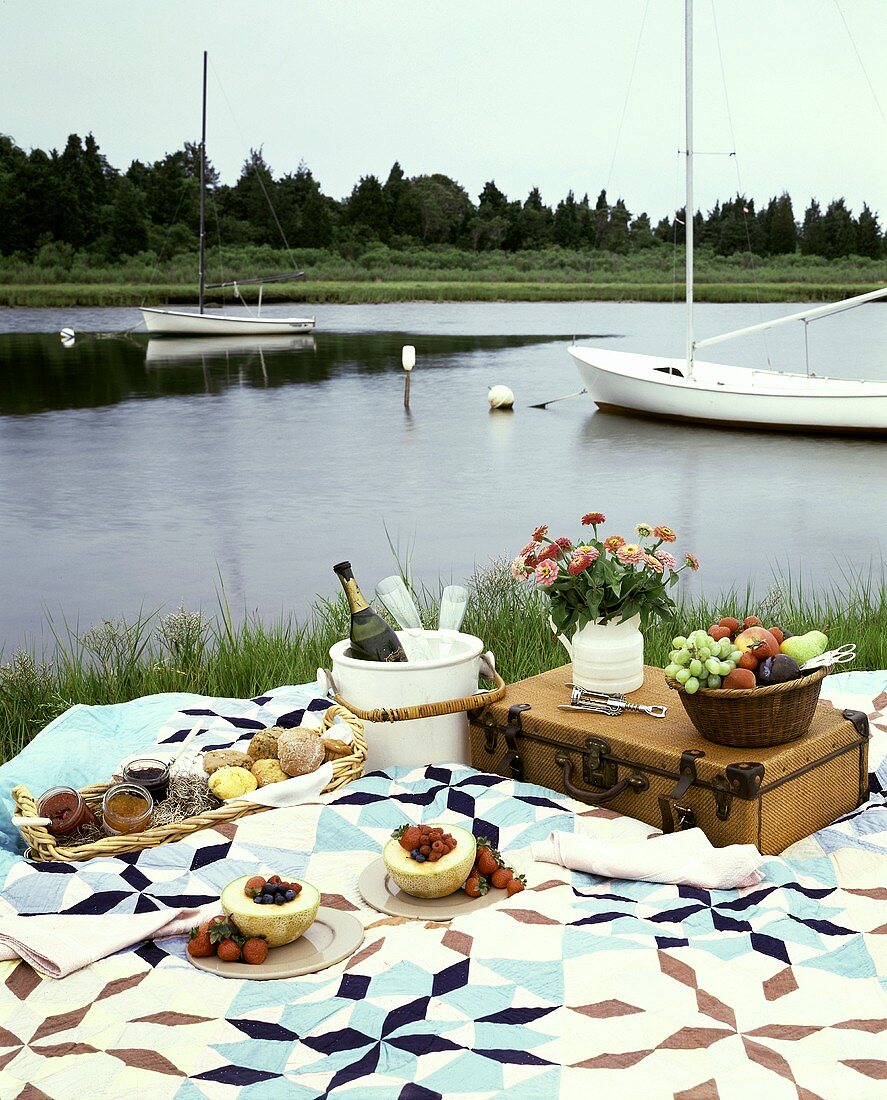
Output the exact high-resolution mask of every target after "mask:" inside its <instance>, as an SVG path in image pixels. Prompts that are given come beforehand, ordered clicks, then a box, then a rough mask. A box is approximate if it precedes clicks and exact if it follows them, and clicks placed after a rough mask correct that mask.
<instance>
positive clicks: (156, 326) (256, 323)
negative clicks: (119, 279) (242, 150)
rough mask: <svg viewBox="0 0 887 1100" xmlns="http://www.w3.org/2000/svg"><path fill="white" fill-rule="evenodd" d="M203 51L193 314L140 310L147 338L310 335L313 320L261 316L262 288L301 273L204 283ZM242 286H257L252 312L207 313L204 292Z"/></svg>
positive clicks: (204, 56)
mask: <svg viewBox="0 0 887 1100" xmlns="http://www.w3.org/2000/svg"><path fill="white" fill-rule="evenodd" d="M206 62H207V55H206V51H204V53H203V111H202V123H201V134H200V241H199V259H198V290H197V312H196V313H195V312H194V311H193V310H186V309H165V308H159V307H149V306H142V307H141V314H142V318H143V320H144V322H145V327H146V328H147V330H148V334H149V335H150V336H270V335H274V334H276V335H281V334H285V333H297V332H311V331H312V330H313V329H314V323H315V319H314V318H313V317H268V316H267V315H266V316H264V317H263V316H262V287H263V286H264V285H265V284H266V283H280V282H291V281H292V280H294V279H300V278H303V277H304V274H305V273H304V272H303V271H293V272H288V273H286V274H283V275H267V276H264V277H262V278H258V279H240V280H232V281H231V282H224V283H207V282H206ZM242 286H258V287H259V300H258V307H257V309H256V312H255V313H254V314H253V313H249V312H244V313H243V314H232V313H227V314H226V313H207V312H206V308H205V299H206V291H207V290H219V289H222V288H225V287H231V288H233V289H234V291H235V293H239V288H240V287H242Z"/></svg>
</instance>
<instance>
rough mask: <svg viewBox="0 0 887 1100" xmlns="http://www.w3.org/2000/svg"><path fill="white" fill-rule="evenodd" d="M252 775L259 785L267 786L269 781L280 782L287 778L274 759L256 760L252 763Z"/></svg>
mask: <svg viewBox="0 0 887 1100" xmlns="http://www.w3.org/2000/svg"><path fill="white" fill-rule="evenodd" d="M253 775H254V776H255V777H256V779H257V780H258V783H259V786H260V787H267V786H268V784H269V783H282V782H283V781H284V779H289V776H288V775H287V774H286V772H285V771H284V770H283V768H281V766H280V764H279V763H278V762H277V761H276V760H256V761H255V763H254V764H253Z"/></svg>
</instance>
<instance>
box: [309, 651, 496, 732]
mask: <svg viewBox="0 0 887 1100" xmlns="http://www.w3.org/2000/svg"><path fill="white" fill-rule="evenodd" d="M483 658H484V660H483V662H482V670H483V672H484V674H485V675H486V674H489V677H490V679H491V680H492V681H493V683H494V684H495V685H496V686H495V687H494V688H491V689H490V690H489V691H479V692H477V693H476V694H474V695H466V696H464V697H463V698H462V699H446V700H444V701H443V702H440V703H418V704H416V705H415V706H411V707H376V708H375V709H374V710H361V708H360V707H357V706H355V705H354V703H350V702H348V700H347V699H343V698H342V696H341V695H340V694H339V691H338V689H337V688H336V684H335V681H334V680H333V674H332V672H330V670H329V669H324V670H323V671H324V675H325V676H326V679H327V683H328V684H329V686H330V695H331V696H332V698H333V699H335V701H336V702H337V703H338V704H339V706H340V707H345V708H346V709H347V710H350V711H351V713H352V714H356V715H357V717H358V718H360V719H361V721H363V722H411V721H413V720H414V719H416V718H438V717H440V716H441V715H443V714H460V713H462V712H464V711H469V710H480V709H481V708H483V707H486V706H489V704H490V703H498V702H499V700H500V699H503V698H504V697H505V681H504V680H503V679H502V677H501V676H500V675H499V673H498V672H497V671H496V666H495V658H494V657H493V655H492V653H489V652H487V653H485V654H483Z"/></svg>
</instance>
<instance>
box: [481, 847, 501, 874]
mask: <svg viewBox="0 0 887 1100" xmlns="http://www.w3.org/2000/svg"><path fill="white" fill-rule="evenodd" d="M477 869H478V871H479V872H480V873H481V874H482V875H484V876H488V875H492V874H493V872H494V871H498V870H499V860H498V859H496V857H495V856H494V855H493V849H492V848H487V847H483V848H481V849H480V850H479V851H478V853H477Z"/></svg>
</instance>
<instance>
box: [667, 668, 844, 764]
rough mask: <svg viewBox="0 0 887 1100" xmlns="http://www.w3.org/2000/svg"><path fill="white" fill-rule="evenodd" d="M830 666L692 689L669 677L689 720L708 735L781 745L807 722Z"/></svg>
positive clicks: (742, 743) (740, 744)
mask: <svg viewBox="0 0 887 1100" xmlns="http://www.w3.org/2000/svg"><path fill="white" fill-rule="evenodd" d="M830 671H831V669H830V668H818V669H817V670H816V671H815V672H811V673H810V674H809V675H808V676H802V677H801V678H800V679H799V680H789V681H788V683H785V684H769V685H767V686H766V687H756V688H743V689H736V688H700V689H699V691H697V692H696V693H695V694H694V695H688V694H687V692H686V691H684V687H683V684H679V683H678V682H677V681H676V680H668V686H669V687H670V688H672V689H673V690H674V691H676V692H677V693H678V695H679V696H680V699H681V702H682V703H683V705H684V710H685V711H686V712H687V715H688V716H689V718H690V721H691V722H692V723H693V725H694V726H695V727H696V729H697V730H699V732H700V733H701V734H702V736H703V737H704V738H705V739H706V740H707V741H716V742H717V743H718V744H719V745H733V746H735V747H736V748H761V747H763V746H768V745H782V744H784V743H785V742H786V741H794V740H796V738H798V737H802V736H803V735H804V734H805V733H806V732H807V730H808V729H809V728H810V723H811V722H812V721H813V712H814V711H815V710H816V704H817V702H818V701H819V691H820V688H821V687H822V681H823V680H824V679H825V677H826V676H827V675H828V673H829V672H830Z"/></svg>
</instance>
